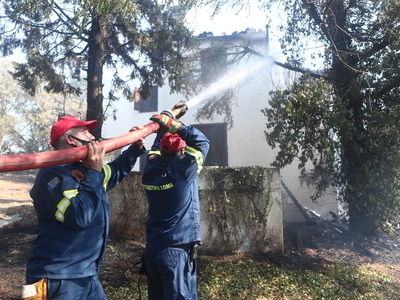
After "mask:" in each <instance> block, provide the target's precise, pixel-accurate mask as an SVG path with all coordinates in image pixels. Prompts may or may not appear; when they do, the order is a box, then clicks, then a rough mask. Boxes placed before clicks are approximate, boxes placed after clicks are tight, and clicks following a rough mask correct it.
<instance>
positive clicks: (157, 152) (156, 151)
mask: <svg viewBox="0 0 400 300" xmlns="http://www.w3.org/2000/svg"><path fill="white" fill-rule="evenodd" d="M154 154H156V155H161V151H159V150H150V151H149V153H148V154H147V155H154Z"/></svg>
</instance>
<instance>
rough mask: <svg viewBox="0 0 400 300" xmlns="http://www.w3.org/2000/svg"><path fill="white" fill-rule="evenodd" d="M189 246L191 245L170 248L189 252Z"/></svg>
mask: <svg viewBox="0 0 400 300" xmlns="http://www.w3.org/2000/svg"><path fill="white" fill-rule="evenodd" d="M190 245H191V244H183V245H176V246H172V248H178V249H182V250H185V251H189V249H190Z"/></svg>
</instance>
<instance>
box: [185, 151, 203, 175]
mask: <svg viewBox="0 0 400 300" xmlns="http://www.w3.org/2000/svg"><path fill="white" fill-rule="evenodd" d="M186 153H188V154H190V155H192V156H194V158H195V159H196V163H197V166H198V168H197V173H200V171H201V169H202V168H203V154H202V152H201V151H199V150H196V149H194V148H192V147H187V149H186Z"/></svg>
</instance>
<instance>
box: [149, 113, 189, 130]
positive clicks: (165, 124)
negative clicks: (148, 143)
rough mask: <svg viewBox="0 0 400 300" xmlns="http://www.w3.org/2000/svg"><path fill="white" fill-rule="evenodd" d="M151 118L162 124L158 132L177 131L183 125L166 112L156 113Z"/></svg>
mask: <svg viewBox="0 0 400 300" xmlns="http://www.w3.org/2000/svg"><path fill="white" fill-rule="evenodd" d="M150 120H151V121H154V122H156V123H158V124H159V125H160V129H159V130H158V131H157V132H170V133H176V132H177V131H178V130H179V128H181V126H182V123H181V122H179V121H175V120H174V119H173V118H171V117H169V116H167V115H166V114H164V113H161V114H158V115H154V116H152V117H151V118H150Z"/></svg>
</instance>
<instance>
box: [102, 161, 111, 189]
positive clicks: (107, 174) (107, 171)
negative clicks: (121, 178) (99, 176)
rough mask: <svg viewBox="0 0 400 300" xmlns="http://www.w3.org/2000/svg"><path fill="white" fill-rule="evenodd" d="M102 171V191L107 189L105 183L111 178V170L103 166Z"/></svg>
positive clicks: (107, 166)
mask: <svg viewBox="0 0 400 300" xmlns="http://www.w3.org/2000/svg"><path fill="white" fill-rule="evenodd" d="M103 171H104V179H103V186H104V189H107V183H108V181H109V180H110V178H111V174H112V170H111V167H110V166H109V165H104V166H103Z"/></svg>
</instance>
